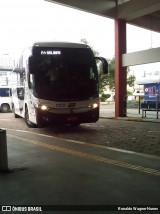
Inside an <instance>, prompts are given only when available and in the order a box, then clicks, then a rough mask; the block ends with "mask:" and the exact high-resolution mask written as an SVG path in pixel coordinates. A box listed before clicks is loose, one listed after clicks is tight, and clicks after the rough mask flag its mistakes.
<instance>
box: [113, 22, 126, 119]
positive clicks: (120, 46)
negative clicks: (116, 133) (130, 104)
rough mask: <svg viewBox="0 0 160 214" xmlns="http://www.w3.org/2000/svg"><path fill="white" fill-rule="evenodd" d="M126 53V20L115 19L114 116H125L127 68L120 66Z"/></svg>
mask: <svg viewBox="0 0 160 214" xmlns="http://www.w3.org/2000/svg"><path fill="white" fill-rule="evenodd" d="M125 53H126V22H125V21H124V20H122V19H116V20H115V117H126V94H127V92H126V91H127V69H126V67H122V54H125Z"/></svg>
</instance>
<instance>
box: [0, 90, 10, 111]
mask: <svg viewBox="0 0 160 214" xmlns="http://www.w3.org/2000/svg"><path fill="white" fill-rule="evenodd" d="M11 105H12V94H11V88H10V87H8V86H0V111H1V112H3V113H6V112H9V111H10V110H11V109H12V107H11Z"/></svg>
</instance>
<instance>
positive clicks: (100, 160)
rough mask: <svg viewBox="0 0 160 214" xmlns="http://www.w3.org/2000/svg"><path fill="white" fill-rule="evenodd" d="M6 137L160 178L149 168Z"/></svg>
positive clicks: (159, 172)
mask: <svg viewBox="0 0 160 214" xmlns="http://www.w3.org/2000/svg"><path fill="white" fill-rule="evenodd" d="M8 136H10V137H12V138H15V139H18V140H20V141H23V142H27V143H31V144H34V145H38V146H41V147H44V148H47V149H51V150H55V151H58V152H63V153H66V154H69V155H74V156H76V157H82V158H87V159H91V160H95V161H99V162H103V163H106V164H111V165H115V166H119V167H123V168H127V169H132V170H135V171H140V172H143V173H148V174H152V175H156V176H160V171H159V170H156V169H151V168H146V167H143V166H139V165H134V164H129V163H125V162H122V161H117V160H113V159H109V158H105V157H102V156H99V155H93V154H88V153H85V152H80V151H77V150H72V149H67V148H64V147H60V146H55V145H51V144H47V143H43V142H39V141H35V140H29V139H25V138H22V137H18V136H16V135H11V134H8Z"/></svg>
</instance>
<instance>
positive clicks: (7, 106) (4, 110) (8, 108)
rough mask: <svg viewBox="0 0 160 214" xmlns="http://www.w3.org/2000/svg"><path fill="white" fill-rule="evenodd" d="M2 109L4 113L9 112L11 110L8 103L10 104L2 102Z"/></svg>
mask: <svg viewBox="0 0 160 214" xmlns="http://www.w3.org/2000/svg"><path fill="white" fill-rule="evenodd" d="M1 111H2V112H3V113H7V112H9V111H10V107H9V105H8V104H2V105H1Z"/></svg>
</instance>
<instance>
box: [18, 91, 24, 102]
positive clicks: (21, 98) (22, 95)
mask: <svg viewBox="0 0 160 214" xmlns="http://www.w3.org/2000/svg"><path fill="white" fill-rule="evenodd" d="M17 95H18V99H20V100H24V88H17Z"/></svg>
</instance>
